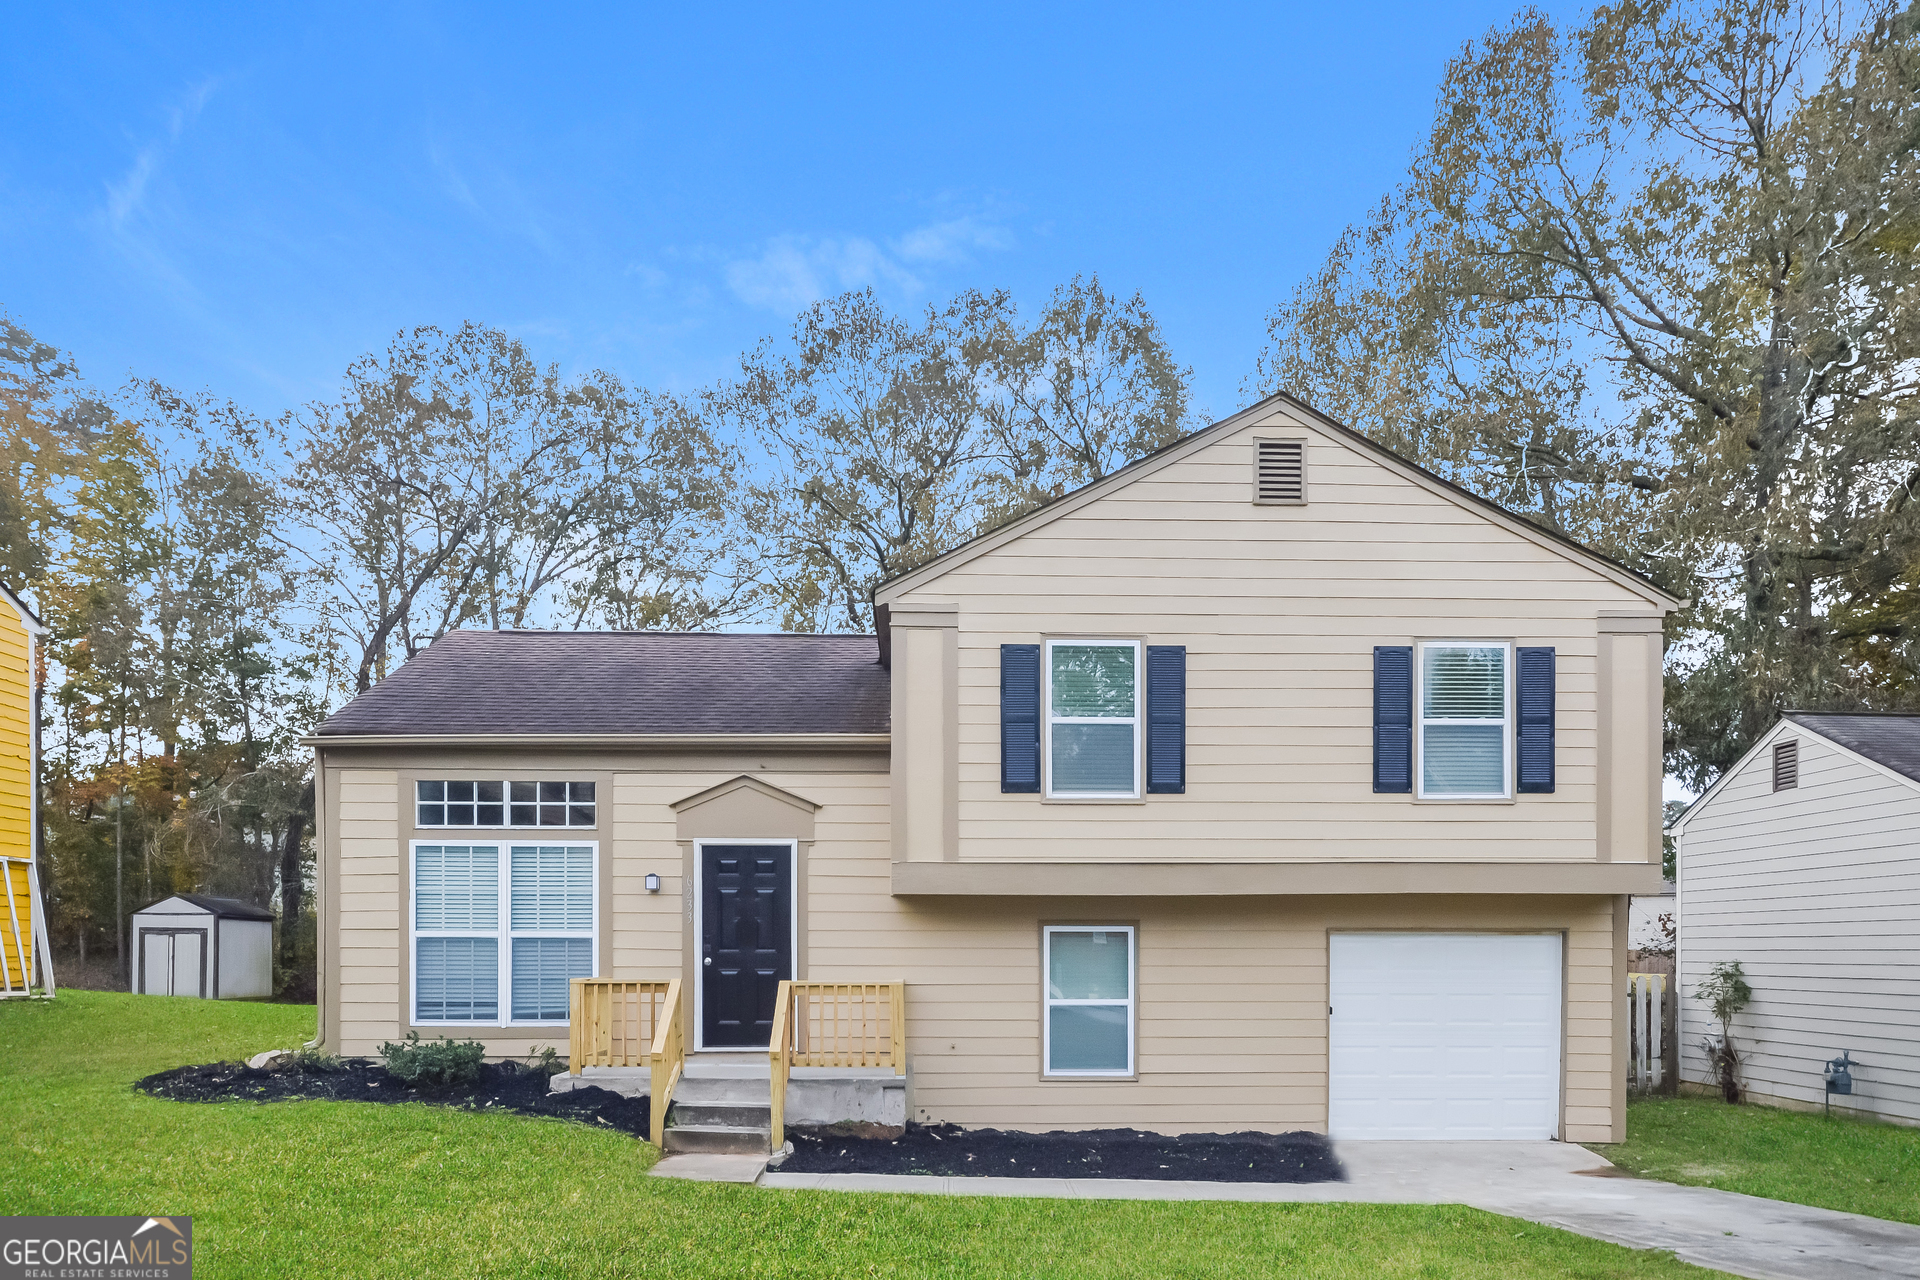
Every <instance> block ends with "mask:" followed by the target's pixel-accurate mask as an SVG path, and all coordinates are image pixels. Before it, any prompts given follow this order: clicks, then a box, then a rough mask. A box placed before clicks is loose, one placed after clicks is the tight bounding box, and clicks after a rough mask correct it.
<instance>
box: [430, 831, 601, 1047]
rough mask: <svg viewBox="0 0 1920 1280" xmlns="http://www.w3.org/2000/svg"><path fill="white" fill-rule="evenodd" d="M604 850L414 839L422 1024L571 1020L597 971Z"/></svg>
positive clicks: (562, 1021)
mask: <svg viewBox="0 0 1920 1280" xmlns="http://www.w3.org/2000/svg"><path fill="white" fill-rule="evenodd" d="M596 850H597V846H595V845H531V844H507V845H500V844H473V845H446V844H416V845H414V847H413V947H414V966H413V985H414V1000H413V1020H414V1021H415V1022H417V1023H429V1022H452V1023H479V1024H495V1025H501V1026H506V1025H512V1024H515V1023H564V1022H565V1021H566V1020H567V1016H568V1008H567V1002H568V996H569V991H570V985H569V984H570V983H571V980H572V979H574V978H591V977H593V976H594V951H595V938H596V930H595V923H594V922H595V900H596V894H595V885H594V877H595V869H596ZM503 897H504V902H503ZM503 908H504V909H503ZM503 992H504V993H505V996H506V998H505V1000H502V998H501V997H502V993H503Z"/></svg>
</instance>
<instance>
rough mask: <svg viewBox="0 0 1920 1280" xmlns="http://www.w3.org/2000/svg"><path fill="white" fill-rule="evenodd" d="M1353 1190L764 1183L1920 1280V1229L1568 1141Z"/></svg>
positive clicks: (1783, 1277) (892, 1177) (1371, 1146)
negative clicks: (1465, 1227)
mask: <svg viewBox="0 0 1920 1280" xmlns="http://www.w3.org/2000/svg"><path fill="white" fill-rule="evenodd" d="M1335 1150H1336V1151H1337V1152H1338V1153H1339V1156H1340V1159H1341V1162H1342V1163H1344V1164H1345V1165H1346V1167H1347V1173H1348V1175H1349V1181H1346V1182H1315V1183H1304V1184H1299V1185H1293V1184H1286V1183H1242V1182H1148V1181H1139V1182H1133V1181H1122V1180H1119V1179H1100V1178H934V1177H921V1176H918V1175H902V1174H861V1173H781V1172H779V1171H778V1170H777V1169H776V1170H769V1171H768V1172H766V1173H764V1174H762V1175H761V1176H760V1185H761V1186H763V1187H782V1188H791V1189H796V1190H798V1189H816V1190H829V1189H830V1190H835V1191H900V1192H918V1193H920V1194H923V1195H924V1194H934V1195H989V1196H1056V1197H1061V1198H1065V1199H1077V1200H1249V1201H1264V1202H1295V1203H1298V1202H1305V1203H1316V1204H1326V1203H1334V1202H1342V1201H1346V1202H1351V1201H1363V1202H1367V1203H1374V1204H1465V1205H1471V1206H1472V1207H1474V1208H1476V1209H1485V1210H1487V1211H1488V1212H1490V1213H1501V1214H1506V1215H1508V1216H1510V1217H1515V1218H1525V1219H1527V1220H1528V1221H1530V1222H1539V1223H1543V1224H1545V1225H1547V1226H1552V1227H1562V1228H1565V1229H1566V1230H1568V1231H1575V1232H1578V1233H1579V1234H1581V1235H1585V1236H1593V1237H1595V1238H1596V1239H1600V1240H1609V1241H1612V1242H1613V1243H1615V1244H1624V1245H1630V1246H1632V1247H1633V1248H1636V1249H1670V1250H1672V1251H1673V1252H1674V1253H1675V1254H1677V1255H1678V1256H1679V1257H1681V1258H1682V1259H1684V1260H1686V1261H1688V1262H1694V1263H1698V1264H1699V1265H1701V1266H1703V1267H1714V1268H1717V1269H1719V1270H1721V1271H1730V1272H1732V1273H1734V1274H1735V1275H1741V1276H1751V1277H1754V1280H1800V1278H1802V1277H1813V1278H1816V1280H1827V1278H1829V1277H1831V1278H1832V1280H1862V1278H1863V1277H1867V1278H1871V1280H1881V1278H1883V1277H1884V1278H1888V1280H1891V1278H1893V1277H1906V1278H1910V1277H1914V1276H1920V1227H1910V1226H1906V1225H1904V1224H1902V1223H1897V1222H1885V1221H1882V1220H1881V1219H1879V1218H1867V1217H1862V1216H1860V1215H1858V1214H1852V1213H1835V1212H1833V1211H1831V1210H1828V1209H1810V1208H1807V1207H1805V1206H1803V1205H1797V1204H1786V1203H1783V1202H1781V1201H1778V1200H1761V1199H1757V1198H1756V1197H1753V1196H1742V1195H1735V1194H1734V1193H1733V1192H1730V1191H1714V1190H1711V1189H1710V1188H1706V1187H1678V1186H1674V1185H1673V1184H1672V1183H1668V1182H1647V1181H1641V1180H1639V1179H1636V1178H1629V1177H1625V1176H1623V1175H1620V1174H1619V1173H1617V1172H1616V1171H1615V1169H1614V1167H1613V1166H1612V1165H1611V1164H1609V1163H1607V1161H1605V1160H1604V1159H1602V1158H1601V1157H1599V1156H1597V1155H1594V1154H1593V1153H1592V1152H1591V1151H1588V1150H1586V1149H1585V1148H1583V1147H1578V1146H1573V1145H1571V1144H1567V1143H1559V1142H1343V1143H1339V1144H1338V1145H1337V1146H1336V1148H1335Z"/></svg>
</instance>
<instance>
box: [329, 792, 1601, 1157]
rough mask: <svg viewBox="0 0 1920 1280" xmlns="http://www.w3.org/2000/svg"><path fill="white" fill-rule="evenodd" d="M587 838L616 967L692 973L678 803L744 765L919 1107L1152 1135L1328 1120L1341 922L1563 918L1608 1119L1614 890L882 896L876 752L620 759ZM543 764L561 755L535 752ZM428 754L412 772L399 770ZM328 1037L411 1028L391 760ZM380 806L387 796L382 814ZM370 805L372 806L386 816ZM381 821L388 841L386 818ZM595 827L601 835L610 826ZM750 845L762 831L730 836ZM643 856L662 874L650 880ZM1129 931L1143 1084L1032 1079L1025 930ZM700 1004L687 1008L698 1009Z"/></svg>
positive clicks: (1590, 1102) (350, 806) (353, 798)
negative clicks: (1088, 927) (1332, 988)
mask: <svg viewBox="0 0 1920 1280" xmlns="http://www.w3.org/2000/svg"><path fill="white" fill-rule="evenodd" d="M599 763H600V765H601V767H608V768H609V772H610V775H611V778H612V808H611V813H610V816H609V817H606V818H603V820H602V826H601V830H600V833H599V834H600V838H601V839H602V840H603V841H604V842H605V843H604V845H603V847H606V848H609V849H610V850H611V851H612V856H611V859H610V866H609V867H608V868H607V869H606V872H605V874H606V875H607V876H608V877H609V879H610V881H611V885H612V888H611V890H610V892H609V893H608V895H607V897H608V902H607V910H608V913H609V914H608V918H607V920H606V922H605V923H603V937H604V938H606V939H608V940H609V945H608V947H607V948H606V952H607V953H608V954H610V956H611V965H612V969H611V974H612V976H618V977H631V978H670V977H676V976H677V977H681V978H683V979H684V980H686V981H687V982H689V983H692V982H694V981H697V975H698V971H697V969H696V967H695V965H694V962H693V956H694V947H693V939H692V926H691V923H690V922H689V921H688V920H687V919H686V904H687V899H686V897H685V896H684V893H683V890H684V889H685V888H687V887H688V886H687V885H686V883H685V881H684V880H683V878H682V877H683V874H684V872H685V871H686V870H687V869H689V868H690V863H689V862H688V861H687V859H686V857H685V854H684V853H683V851H682V849H681V848H680V847H679V846H678V843H677V841H676V825H675V821H676V815H675V811H674V810H673V808H672V806H673V804H674V803H675V802H676V801H680V800H684V799H686V798H688V797H690V796H695V795H698V794H699V793H701V792H703V791H705V790H707V789H708V788H711V787H714V786H716V785H717V784H720V783H723V782H726V781H728V780H730V779H732V778H734V777H737V776H739V775H740V774H741V773H749V774H751V776H753V777H754V778H756V779H758V780H759V781H761V782H763V783H766V784H769V785H771V786H774V787H778V788H780V789H782V790H783V791H786V792H789V793H791V794H792V795H795V796H798V797H801V798H803V799H805V800H807V801H810V802H812V803H813V804H817V805H819V806H820V808H819V809H818V811H817V813H816V814H815V816H814V839H813V841H812V843H811V845H810V847H808V848H807V849H806V851H805V852H804V854H803V864H804V871H805V878H804V882H803V883H802V885H801V887H800V901H801V906H802V916H801V927H800V937H799V939H798V963H799V965H800V972H801V973H802V974H803V975H804V976H806V977H810V978H815V979H820V980H825V981H836V980H856V979H885V978H901V979H904V980H906V981H907V983H908V984H909V987H908V1003H907V1016H908V1051H909V1054H910V1058H911V1062H912V1081H911V1090H912V1099H913V1106H914V1115H915V1118H917V1119H925V1120H930V1121H954V1122H957V1123H961V1124H971V1125H1000V1126H1012V1127H1017V1128H1032V1129H1048V1128H1061V1127H1066V1128H1073V1127H1106V1126H1114V1125H1135V1126H1142V1127H1149V1126H1150V1127H1153V1128H1156V1129H1163V1130H1167V1131H1173V1132H1178V1131H1209V1130H1219V1129H1221V1128H1222V1127H1223V1126H1224V1127H1229V1128H1258V1129H1267V1130H1275V1131H1279V1130H1287V1129H1299V1128H1309V1129H1323V1128H1324V1127H1325V1125H1326V1090H1327V1079H1326V1072H1327V1018H1326V1001H1327V945H1328V944H1327V937H1328V934H1329V931H1331V930H1335V929H1404V928H1420V929H1451V930H1461V929H1464V930H1521V931H1527V932H1546V931H1551V932H1560V931H1564V932H1565V934H1566V935H1567V939H1568V942H1567V946H1568V951H1567V1005H1566V1085H1565V1103H1564V1105H1565V1117H1566V1123H1567V1126H1568V1134H1569V1136H1571V1137H1573V1138H1576V1139H1580V1138H1586V1139H1588V1140H1593V1139H1597V1138H1604V1137H1606V1136H1607V1135H1608V1134H1609V1133H1610V1129H1609V1127H1608V1126H1609V1124H1610V1120H1609V1116H1610V1111H1609V1104H1608V1089H1609V1087H1610V1082H1611V1073H1610V1071H1609V1069H1608V1064H1609V1063H1610V1062H1611V1060H1612V1058H1613V1054H1614V1047H1613V1045H1614V1042H1613V1022H1612V1018H1613V1012H1614V1010H1613V1005H1614V1003H1617V1002H1614V1001H1612V1000H1611V989H1612V987H1613V985H1614V984H1613V979H1612V969H1613V959H1612V937H1613V933H1612V918H1611V911H1612V903H1611V900H1609V899H1605V898H1523V897H1516V898H1503V899H1499V900H1494V901H1485V900H1482V901H1476V900H1473V899H1470V898H1464V897H1382V896H1370V897H1364V898H1326V897H1303V898H1245V899H1232V898H1227V899H1220V898H1213V899H1208V900H1204V901H1201V900H1178V899H1150V898H1137V899H1126V898H1119V899H1071V898H1062V899H992V898H982V899H942V900H938V901H927V900H915V899H910V898H896V897H894V896H893V895H892V891H891V877H890V872H891V841H890V837H889V805H890V791H889V785H888V776H887V774H886V773H885V772H884V768H885V757H884V756H878V755H876V756H874V757H873V758H872V759H871V761H870V762H869V763H868V766H867V767H866V768H865V769H848V768H844V767H842V768H829V769H807V768H792V767H790V768H778V767H776V768H772V769H766V770H759V769H755V768H753V767H752V765H753V763H754V762H751V761H748V760H745V759H743V760H741V761H740V762H739V767H732V768H727V767H721V768H709V769H692V770H686V771H678V770H673V769H671V768H647V769H623V768H621V767H619V764H618V763H617V762H607V761H601V762H599ZM541 764H542V768H543V769H544V770H546V771H552V770H553V769H554V768H555V762H554V761H553V760H552V759H551V758H550V757H547V758H543V759H542V761H541ZM435 772H436V766H435V765H434V764H433V763H432V762H431V761H428V762H426V763H425V764H414V765H410V766H409V768H408V769H407V770H406V774H407V775H408V776H413V775H420V776H426V775H430V774H433V773H435ZM336 776H337V777H339V779H340V782H339V784H338V787H337V788H336V790H337V793H338V795H339V797H340V805H341V812H342V820H343V821H345V820H348V819H350V820H352V821H355V822H358V823H362V824H365V825H364V827H363V828H362V832H363V834H362V835H360V836H358V837H356V838H355V839H354V840H347V839H343V840H342V841H341V855H342V856H341V867H342V870H341V884H342V893H343V897H344V896H346V895H354V896H355V897H356V899H357V901H356V903H355V905H353V906H352V907H349V906H348V905H347V903H346V902H345V901H343V902H342V904H341V919H342V921H343V925H344V924H347V923H349V922H354V921H358V922H359V923H357V924H353V925H352V927H343V928H342V929H341V932H340V949H341V956H342V961H341V982H342V1015H341V1018H342V1021H341V1028H342V1035H341V1039H340V1041H339V1043H338V1044H337V1045H336V1047H337V1049H338V1050H339V1051H341V1052H346V1053H362V1054H364V1053H371V1052H373V1051H374V1050H375V1049H376V1048H377V1046H378V1044H379V1042H380V1041H382V1040H389V1039H396V1038H398V1037H399V1036H400V1035H402V1034H404V1031H405V1010H404V999H405V997H404V991H405V979H404V970H405V966H404V963H403V956H402V954H401V952H402V950H403V948H404V946H405V938H406V934H405V928H404V924H405V920H404V914H403V912H402V911H401V908H400V906H399V903H400V900H401V896H402V894H401V889H402V886H401V885H400V883H399V874H400V873H399V867H400V866H401V865H402V852H403V850H404V848H405V842H406V840H407V839H408V838H410V837H411V836H414V835H417V834H419V833H416V832H413V831H412V830H411V829H410V827H404V826H403V823H402V821H401V819H400V816H399V811H398V807H397V806H398V796H399V791H400V786H399V780H400V777H401V775H400V773H398V772H395V771H384V770H383V771H374V770H352V769H348V770H343V771H340V772H339V773H338V774H337V775H336ZM381 806H385V809H384V810H382V809H381ZM383 813H384V819H383V816H382V815H383ZM383 820H384V821H385V823H386V824H387V825H386V828H385V835H384V836H382V835H380V834H379V830H378V824H379V823H380V822H382V821H383ZM609 824H610V829H609ZM732 834H734V835H736V836H739V837H741V838H747V839H751V838H754V837H755V836H756V834H760V833H756V832H754V831H740V832H735V833H732ZM648 871H655V872H657V873H658V874H660V876H661V878H662V883H661V891H660V892H659V893H658V894H648V893H646V892H645V890H644V887H643V880H644V877H645V875H646V873H647V872H648ZM1043 922H1047V923H1073V922H1081V923H1131V924H1134V925H1137V926H1138V929H1139V935H1138V946H1139V953H1138V954H1139V966H1140V967H1139V1004H1138V1017H1139V1044H1138V1055H1137V1057H1138V1068H1139V1074H1138V1077H1137V1078H1136V1079H1133V1080H1125V1081H1107V1080H1100V1081H1088V1080H1042V1079H1041V1078H1040V1017H1041V1012H1040V1009H1041V1005H1040V967H1039V966H1040V926H1041V924H1042V923H1043ZM688 1012H689V1017H690V1018H691V1009H689V1011H688ZM459 1034H463V1035H465V1034H473V1035H475V1036H476V1037H477V1038H478V1039H480V1040H481V1041H482V1043H484V1044H486V1045H487V1047H488V1050H489V1052H491V1053H493V1054H495V1055H504V1054H519V1053H526V1052H529V1051H530V1050H531V1049H532V1048H533V1047H534V1045H535V1044H536V1043H555V1042H559V1043H562V1044H564V1036H563V1035H561V1034H559V1033H557V1032H549V1031H547V1030H545V1029H542V1030H541V1031H540V1032H538V1033H535V1034H529V1033H527V1032H525V1031H520V1030H516V1029H512V1028H481V1029H474V1030H472V1031H467V1030H464V1029H463V1030H461V1031H460V1033H459Z"/></svg>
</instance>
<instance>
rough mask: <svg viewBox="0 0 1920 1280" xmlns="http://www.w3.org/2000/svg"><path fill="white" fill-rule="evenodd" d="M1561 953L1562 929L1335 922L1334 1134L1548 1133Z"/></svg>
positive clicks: (1554, 1109)
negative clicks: (1446, 929)
mask: <svg viewBox="0 0 1920 1280" xmlns="http://www.w3.org/2000/svg"><path fill="white" fill-rule="evenodd" d="M1560 952H1561V939H1560V935H1559V934H1521V935H1513V934H1445V933H1336V934H1334V935H1332V937H1331V939H1330V946H1329V963H1330V971H1329V977H1328V995H1329V1000H1328V1004H1329V1005H1330V1006H1331V1008H1332V1013H1331V1014H1330V1016H1329V1019H1328V1021H1329V1024H1330V1026H1329V1034H1328V1046H1329V1061H1328V1078H1327V1110H1328V1115H1327V1124H1328V1129H1329V1131H1330V1132H1331V1134H1332V1135H1333V1136H1334V1137H1336V1138H1492V1139H1502V1138H1503V1139H1546V1138H1554V1137H1557V1136H1558V1135H1559V1131H1560V1016H1561V1015H1560V1004H1561V1000H1560Z"/></svg>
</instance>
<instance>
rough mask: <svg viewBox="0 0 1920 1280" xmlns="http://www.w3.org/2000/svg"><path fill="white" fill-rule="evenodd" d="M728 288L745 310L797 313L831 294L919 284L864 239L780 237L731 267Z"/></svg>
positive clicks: (912, 287) (912, 289) (908, 288)
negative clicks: (755, 254) (758, 254)
mask: <svg viewBox="0 0 1920 1280" xmlns="http://www.w3.org/2000/svg"><path fill="white" fill-rule="evenodd" d="M726 276H727V286H728V287H729V288H731V289H732V290H733V292H734V296H736V297H738V298H739V299H740V300H741V301H742V302H744V303H746V304H747V305H748V306H754V307H768V308H771V309H772V310H775V311H795V310H798V309H799V308H801V307H804V306H806V305H808V304H809V303H812V302H817V301H819V300H820V299H821V298H824V297H826V296H827V295H828V294H831V293H841V292H844V291H845V290H848V289H864V288H867V287H868V286H887V287H891V288H894V289H897V290H900V291H902V292H906V293H918V292H919V291H920V289H921V287H922V286H921V283H920V280H919V279H918V278H917V277H916V276H914V274H913V273H912V272H910V271H908V270H907V269H906V268H905V267H903V266H901V265H900V264H899V263H897V262H895V261H894V260H893V258H892V257H891V256H890V255H889V254H888V253H887V252H886V250H884V249H882V248H881V247H880V246H879V245H877V244H875V243H874V242H873V241H871V240H868V239H866V238H865V237H864V236H852V237H849V238H847V239H845V240H836V239H821V238H816V237H813V236H799V235H782V236H775V237H774V238H773V239H771V240H769V241H768V242H767V244H766V247H765V248H763V249H762V250H761V251H760V256H759V257H757V258H748V259H742V260H737V261H734V262H729V263H728V264H727V267H726Z"/></svg>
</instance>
